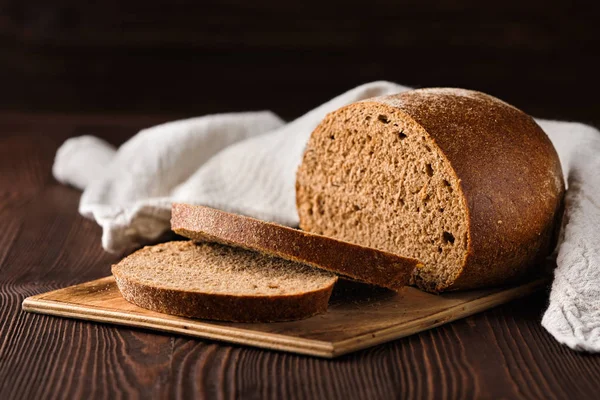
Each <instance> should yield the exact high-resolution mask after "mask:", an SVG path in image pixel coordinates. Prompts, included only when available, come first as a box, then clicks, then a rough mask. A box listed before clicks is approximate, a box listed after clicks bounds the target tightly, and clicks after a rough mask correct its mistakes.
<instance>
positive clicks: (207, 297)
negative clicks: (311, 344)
mask: <svg viewBox="0 0 600 400" xmlns="http://www.w3.org/2000/svg"><path fill="white" fill-rule="evenodd" d="M171 243H174V242H171ZM168 245H169V243H166V244H162V245H159V246H168ZM144 250H145V249H142V250H140V252H143V251H144ZM129 257H136V253H133V254H132V255H130V256H129ZM112 274H113V276H114V277H115V280H116V282H117V286H118V288H119V291H120V292H121V294H122V295H123V297H124V298H125V299H126V300H127V301H129V302H130V303H133V304H135V305H137V306H139V307H142V308H146V309H149V310H152V311H157V312H160V313H165V314H170V315H179V316H183V317H190V318H200V319H211V320H220V321H234V322H276V321H291V320H298V319H304V318H308V317H311V316H313V315H316V314H319V313H323V312H325V311H327V305H328V302H329V298H330V297H331V292H332V290H333V287H334V285H335V282H336V281H337V279H336V278H335V277H334V276H332V278H331V279H330V282H329V284H327V285H324V286H323V287H321V288H318V289H317V290H313V291H307V292H303V293H300V294H289V295H288V294H270V295H267V294H265V295H255V296H249V295H230V294H222V293H210V292H202V291H192V290H179V289H173V288H169V287H165V286H162V285H154V284H152V285H150V284H148V283H145V282H142V281H140V280H139V279H136V278H135V277H134V276H133V275H132V274H129V273H128V272H127V267H125V266H124V265H123V264H121V265H120V264H115V265H113V266H112Z"/></svg>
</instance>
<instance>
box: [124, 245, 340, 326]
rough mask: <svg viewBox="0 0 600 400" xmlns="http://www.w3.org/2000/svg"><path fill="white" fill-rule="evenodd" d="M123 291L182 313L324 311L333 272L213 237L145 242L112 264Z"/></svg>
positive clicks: (239, 315) (260, 315) (264, 317)
mask: <svg viewBox="0 0 600 400" xmlns="http://www.w3.org/2000/svg"><path fill="white" fill-rule="evenodd" d="M112 273H113V275H114V277H115V280H116V282H117V286H118V287H119V291H120V292H121V294H122V295H123V297H124V298H125V299H126V300H127V301H129V302H131V303H133V304H136V305H138V306H140V307H143V308H147V309H150V310H153V311H158V312H161V313H166V314H172V315H180V316H185V317H193V318H203V319H214V320H223V321H237V322H271V321H287V320H295V319H302V318H307V317H310V316H312V315H315V314H318V313H322V312H325V311H326V310H327V303H328V301H329V297H330V296H331V291H332V289H333V286H334V284H335V282H336V280H337V277H336V276H335V275H334V274H332V273H329V272H326V271H322V270H319V269H315V268H311V267H309V266H307V265H304V264H300V263H295V262H292V261H286V260H283V259H280V258H275V257H269V256H265V255H263V254H260V253H256V252H252V251H247V250H243V249H240V248H234V247H229V246H223V245H220V244H216V243H202V244H194V243H192V242H191V241H186V242H168V243H163V244H159V245H156V246H148V247H145V248H143V249H141V250H138V251H137V252H135V253H133V254H131V255H130V256H128V257H126V258H124V259H123V260H122V261H121V262H119V263H118V264H116V265H113V267H112Z"/></svg>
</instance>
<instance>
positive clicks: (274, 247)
mask: <svg viewBox="0 0 600 400" xmlns="http://www.w3.org/2000/svg"><path fill="white" fill-rule="evenodd" d="M171 228H172V229H173V230H174V231H175V232H176V233H178V234H180V235H182V236H185V237H188V238H190V239H193V240H201V241H212V242H218V243H223V244H227V245H232V246H238V247H242V248H245V249H250V250H255V251H260V252H261V253H265V254H269V255H272V256H276V257H280V258H284V259H286V260H291V261H296V262H301V263H304V264H308V265H311V266H313V267H317V268H321V269H325V270H327V271H332V272H335V273H338V274H342V275H344V276H348V277H350V278H353V279H355V280H358V281H361V282H366V283H369V284H372V285H377V286H382V287H387V288H389V289H393V290H399V289H400V288H402V287H403V286H405V285H406V284H408V282H409V280H410V277H411V275H412V272H413V270H414V268H415V267H416V266H417V265H418V264H419V262H418V261H417V260H414V259H412V258H405V257H400V256H397V255H394V254H391V253H386V252H382V251H379V250H375V249H371V248H367V247H363V246H358V245H355V244H351V243H347V242H342V241H339V240H335V239H332V238H328V237H325V236H321V235H315V234H312V233H308V232H303V231H300V230H297V229H292V228H288V227H285V226H281V225H276V224H272V223H268V222H264V221H259V220H257V219H254V218H250V217H245V216H242V215H237V214H231V213H227V212H225V211H221V210H217V209H214V208H209V207H203V206H194V205H189V204H173V208H172V216H171Z"/></svg>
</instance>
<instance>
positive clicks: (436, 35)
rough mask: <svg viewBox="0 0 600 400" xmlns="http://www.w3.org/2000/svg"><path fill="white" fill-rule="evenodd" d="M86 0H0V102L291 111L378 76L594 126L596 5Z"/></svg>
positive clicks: (69, 108)
mask: <svg viewBox="0 0 600 400" xmlns="http://www.w3.org/2000/svg"><path fill="white" fill-rule="evenodd" d="M93 3H97V4H96V5H94V4H93ZM93 3H92V2H87V1H81V0H54V1H47V0H0V88H1V89H0V90H1V93H2V96H0V109H3V110H19V111H23V110H26V111H44V112H66V113H72V112H78V113H110V114H114V113H119V114H121V113H123V114H131V113H135V114H144V115H148V114H152V115H164V116H169V117H170V116H172V117H179V116H192V115H201V114H205V113H212V112H222V111H234V110H237V111H239V110H256V109H271V110H274V111H275V112H277V113H279V114H280V115H282V116H283V117H285V118H293V117H297V116H299V115H301V114H302V113H304V112H305V111H307V110H309V109H311V108H312V107H314V106H316V105H317V104H320V103H321V102H324V101H326V100H328V99H329V98H331V97H333V96H335V95H337V94H339V93H341V92H343V91H345V90H347V89H350V88H352V87H354V86H355V85H358V84H361V83H365V82H369V81H373V80H378V79H385V80H390V81H395V82H398V83H402V84H405V85H410V86H414V87H426V86H455V87H465V88H471V89H477V90H481V91H484V92H488V93H490V94H493V95H495V96H497V97H500V98H502V99H504V100H506V101H508V102H510V103H513V104H515V105H516V106H518V107H520V108H522V109H524V110H525V111H527V112H529V113H530V114H532V115H534V116H539V117H547V118H556V119H568V120H580V121H583V122H588V123H592V124H595V125H596V126H598V125H600V105H599V104H600V102H599V101H598V99H597V93H598V92H599V91H600V79H598V72H599V71H600V51H599V49H600V45H599V44H598V43H599V42H600V34H599V27H598V25H599V24H600V19H599V18H598V17H599V16H600V15H599V13H598V12H597V8H598V7H597V6H595V5H594V4H596V3H597V2H588V3H589V4H588V5H585V4H584V5H576V4H573V3H572V2H566V1H565V2H558V3H556V4H554V3H552V2H548V1H539V0H535V1H516V2H507V1H500V2H496V1H494V2H488V1H462V2H461V1H449V0H445V1H438V2H435V3H432V4H428V3H426V2H422V1H404V2H402V1H397V0H396V1H393V0H385V1H380V0H375V1H373V0H370V1H362V2H351V1H346V2H336V3H334V2H326V1H322V0H321V1H314V0H305V1H301V2H292V1H289V2H288V1H282V0H279V1H275V0H256V1H233V0H225V1H214V0H212V1H211V0H209V1H166V0H158V1H150V0H144V1H142V0H136V1H115V0H105V1H100V2H93ZM592 7H593V8H592Z"/></svg>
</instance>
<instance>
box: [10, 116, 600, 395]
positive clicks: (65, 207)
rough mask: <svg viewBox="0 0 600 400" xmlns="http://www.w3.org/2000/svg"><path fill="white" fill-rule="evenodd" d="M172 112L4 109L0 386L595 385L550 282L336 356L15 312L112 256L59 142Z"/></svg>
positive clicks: (306, 390)
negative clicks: (562, 341) (560, 321)
mask: <svg viewBox="0 0 600 400" xmlns="http://www.w3.org/2000/svg"><path fill="white" fill-rule="evenodd" d="M168 118H169V117H168V116H164V117H156V116H154V117H140V116H132V117H127V116H123V115H121V116H111V115H87V116H86V115H77V116H72V115H60V114H26V113H4V114H0V133H1V136H0V228H1V229H0V321H1V322H0V399H22V398H36V399H37V398H88V397H93V398H96V397H98V398H110V399H113V398H118V397H124V398H130V397H132V396H133V395H139V396H140V397H141V398H151V397H172V396H173V397H181V396H196V397H205V398H226V399H229V398H273V399H287V398H307V399H314V398H344V399H366V398H398V397H402V398H431V399H454V398H494V399H499V398H545V399H554V398H556V399H575V398H594V397H596V398H597V396H598V391H599V389H600V385H599V383H598V376H599V374H600V357H599V356H593V355H587V354H581V353H576V352H573V351H571V350H569V349H568V348H566V347H564V346H562V345H559V344H557V343H556V342H555V341H554V340H553V339H552V337H551V336H550V335H549V334H547V333H546V332H545V331H544V330H543V329H542V327H541V326H540V318H541V314H542V312H543V310H544V307H545V306H546V302H547V298H548V295H547V292H545V293H540V294H538V295H533V296H530V297H527V298H525V299H522V300H519V301H514V302H512V303H510V304H507V305H504V306H501V307H498V308H495V309H492V310H489V311H486V312H483V313H481V314H478V315H475V316H472V317H469V318H466V319H464V320H460V321H457V322H454V323H451V324H448V325H445V326H442V327H440V328H437V329H433V330H431V331H427V332H424V333H421V334H418V335H414V336H411V337H408V338H405V339H402V340H397V341H394V342H391V343H388V344H384V345H380V346H377V347H374V348H371V349H368V350H364V351H360V352H358V353H355V354H351V355H348V356H344V357H341V358H339V359H335V360H322V359H316V358H310V357H304V356H298V355H293V354H286V353H278V352H272V351H263V350H258V349H254V348H246V347H240V346H230V345H227V344H222V343H216V342H212V341H202V340H195V339H188V338H185V337H177V336H171V335H166V334H160V333H154V332H148V331H144V330H139V329H129V328H122V327H115V326H110V325H101V324H96V323H88V322H83V321H74V320H68V319H61V318H56V317H50V316H43V315H35V314H28V313H25V312H23V311H21V302H22V300H23V298H25V297H27V296H30V295H33V294H36V293H41V292H44V291H48V290H52V289H57V288H61V287H64V286H67V285H71V284H75V283H79V282H84V281H87V280H91V279H95V278H99V277H102V276H106V275H108V274H109V273H110V264H111V263H112V262H114V261H115V260H116V259H117V257H116V256H113V255H109V254H107V253H105V252H103V250H102V248H101V247H100V234H101V232H100V228H99V227H98V226H97V225H96V224H95V223H94V222H92V221H89V220H86V219H84V218H82V217H81V216H79V215H78V213H77V205H78V200H79V196H80V193H79V192H78V191H77V190H75V189H73V188H69V187H65V186H62V185H60V184H58V183H57V182H56V181H54V180H53V178H52V176H51V166H52V161H53V157H54V154H55V151H56V149H57V148H58V146H59V145H60V144H61V143H62V142H63V141H64V139H66V138H67V137H70V136H74V135H81V134H94V135H98V136H100V137H103V138H105V139H107V140H109V141H110V142H112V143H114V144H119V143H121V142H122V141H124V140H125V139H126V138H128V137H129V136H131V135H132V134H133V133H135V132H136V130H138V129H140V128H142V127H146V126H149V125H152V124H155V123H158V122H162V121H164V120H166V119H168Z"/></svg>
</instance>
